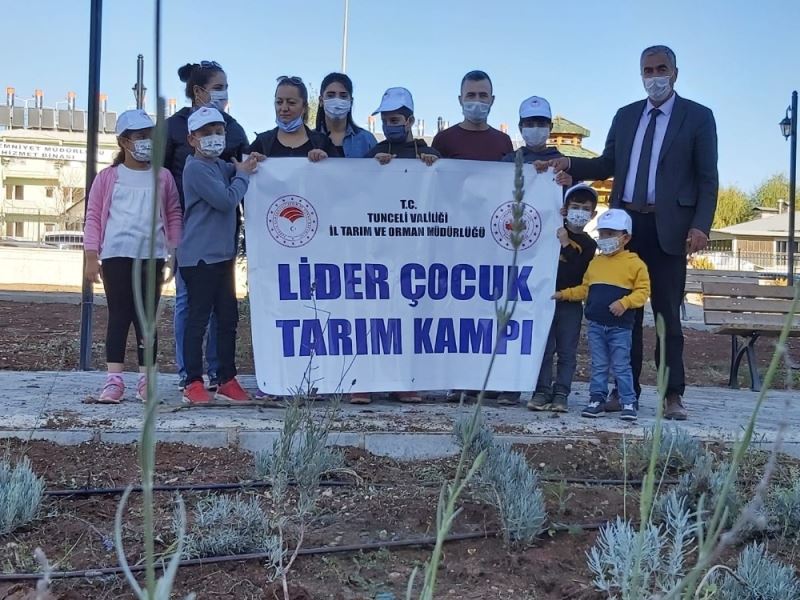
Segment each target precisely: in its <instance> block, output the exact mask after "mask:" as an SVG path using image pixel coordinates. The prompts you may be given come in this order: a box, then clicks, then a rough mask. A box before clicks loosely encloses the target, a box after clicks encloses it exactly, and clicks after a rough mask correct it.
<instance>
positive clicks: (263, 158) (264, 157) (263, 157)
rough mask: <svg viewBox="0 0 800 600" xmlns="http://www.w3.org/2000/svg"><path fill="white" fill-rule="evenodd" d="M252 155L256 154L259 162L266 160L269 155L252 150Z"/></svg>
mask: <svg viewBox="0 0 800 600" xmlns="http://www.w3.org/2000/svg"><path fill="white" fill-rule="evenodd" d="M250 156H255V157H256V160H257V161H258V162H264V161H265V160H267V157H266V156H264V155H263V154H261V152H251V153H250Z"/></svg>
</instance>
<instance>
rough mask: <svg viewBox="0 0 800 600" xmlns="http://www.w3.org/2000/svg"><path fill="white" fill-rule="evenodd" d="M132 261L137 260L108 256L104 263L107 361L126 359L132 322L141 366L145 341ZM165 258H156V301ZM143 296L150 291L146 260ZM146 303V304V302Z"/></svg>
mask: <svg viewBox="0 0 800 600" xmlns="http://www.w3.org/2000/svg"><path fill="white" fill-rule="evenodd" d="M133 263H134V259H132V258H124V257H114V258H105V259H103V263H102V267H101V269H102V274H103V288H104V289H105V291H106V303H107V304H108V325H107V326H106V361H107V362H110V363H124V362H125V348H126V346H127V345H128V332H129V331H130V328H131V323H133V329H134V331H135V332H136V346H137V348H138V351H137V355H138V359H139V366H140V367H143V366H144V365H145V353H144V350H145V349H144V340H143V337H142V331H143V328H142V324H141V323H140V322H139V318H138V317H137V315H136V304H135V303H134V300H133ZM163 268H164V261H163V260H161V259H159V260H156V290H155V292H156V293H155V304H156V305H158V300H159V298H160V297H161V285H162V283H163ZM141 282H142V296H144V295H145V294H146V292H147V261H142V276H141ZM145 306H147V303H145ZM157 347H158V339H155V340H153V356H152V359H153V363H155V357H156V348H157Z"/></svg>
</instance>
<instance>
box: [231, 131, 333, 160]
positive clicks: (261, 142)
mask: <svg viewBox="0 0 800 600" xmlns="http://www.w3.org/2000/svg"><path fill="white" fill-rule="evenodd" d="M305 128H306V135H307V136H308V139H309V141H310V142H311V145H312V146H313V147H314V149H315V150H324V151H325V152H327V153H328V155H329V156H339V155H340V153H339V151H338V150H337V149H336V147H335V146H334V145H333V143H332V142H331V139H330V138H329V137H328V136H327V135H325V134H324V133H320V132H319V131H314V130H312V129H310V128H309V127H308V126H305ZM276 139H278V128H277V127H275V128H274V129H270V130H269V131H264V132H262V133H259V134H258V135H256V139H255V140H253V143H252V144H250V148H248V150H247V151H248V152H260V153H261V154H263V155H264V156H271V155H272V146H273V145H274V144H275V140H276Z"/></svg>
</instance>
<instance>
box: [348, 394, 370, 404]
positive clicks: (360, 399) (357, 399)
mask: <svg viewBox="0 0 800 600" xmlns="http://www.w3.org/2000/svg"><path fill="white" fill-rule="evenodd" d="M370 402H372V396H371V395H370V394H367V393H364V392H359V393H356V394H350V404H369V403H370Z"/></svg>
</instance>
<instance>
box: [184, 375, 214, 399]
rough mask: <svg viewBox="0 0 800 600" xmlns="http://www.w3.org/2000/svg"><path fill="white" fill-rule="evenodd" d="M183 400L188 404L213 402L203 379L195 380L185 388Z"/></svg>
mask: <svg viewBox="0 0 800 600" xmlns="http://www.w3.org/2000/svg"><path fill="white" fill-rule="evenodd" d="M183 401H184V402H185V403H186V404H208V403H209V402H211V394H209V393H208V391H207V390H206V386H204V385H203V382H202V381H193V382H192V383H190V384H189V385H187V386H186V388H185V389H184V390H183Z"/></svg>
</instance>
